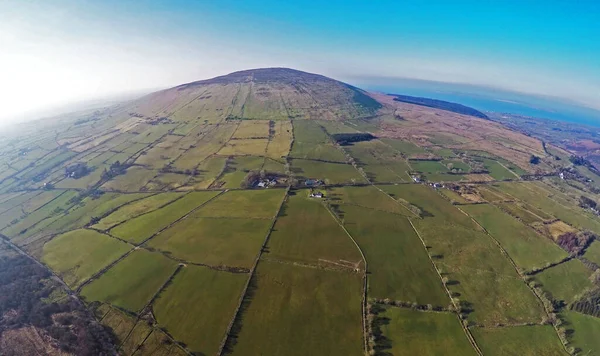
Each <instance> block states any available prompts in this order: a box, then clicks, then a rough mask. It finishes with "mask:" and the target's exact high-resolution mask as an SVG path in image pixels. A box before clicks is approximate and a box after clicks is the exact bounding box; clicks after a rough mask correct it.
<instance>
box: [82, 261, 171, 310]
mask: <svg viewBox="0 0 600 356" xmlns="http://www.w3.org/2000/svg"><path fill="white" fill-rule="evenodd" d="M175 268H177V262H175V261H173V260H170V259H168V258H166V257H164V256H163V255H161V254H160V253H155V252H149V251H146V250H136V251H134V252H132V253H131V254H130V255H129V256H127V257H125V259H123V260H122V261H120V262H119V263H117V264H116V265H114V266H113V267H111V268H110V269H109V270H108V271H106V272H105V273H104V274H102V275H101V276H100V277H99V278H98V279H96V280H95V281H93V282H92V283H90V284H88V285H86V286H85V287H84V288H83V289H82V290H81V295H82V296H83V297H84V298H85V299H86V300H87V301H90V302H92V301H102V302H107V303H110V304H113V305H116V306H118V307H121V308H124V309H127V310H129V311H132V312H138V311H140V310H141V309H142V308H143V307H144V306H145V305H146V303H148V302H149V301H150V298H152V296H153V295H154V294H155V293H157V292H158V290H159V288H160V287H161V286H162V285H163V283H165V282H166V281H167V279H168V278H169V276H171V274H172V273H173V272H174V271H175Z"/></svg>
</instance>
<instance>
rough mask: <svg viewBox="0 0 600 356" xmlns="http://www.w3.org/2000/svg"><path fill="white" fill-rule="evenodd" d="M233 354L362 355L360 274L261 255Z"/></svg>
mask: <svg viewBox="0 0 600 356" xmlns="http://www.w3.org/2000/svg"><path fill="white" fill-rule="evenodd" d="M254 278H255V281H254V282H253V283H254V284H253V285H252V286H251V288H252V289H253V296H252V300H251V301H249V305H248V306H247V309H246V310H244V312H243V313H242V315H241V329H240V331H239V334H238V335H237V337H236V344H235V346H234V347H233V352H232V354H234V355H248V354H250V355H260V354H263V355H281V354H286V355H315V354H321V355H332V354H340V355H357V356H358V355H362V354H363V351H362V350H363V347H362V344H361V343H362V341H361V340H362V335H361V334H362V333H361V308H360V303H361V302H360V300H361V294H362V292H361V277H360V275H359V274H355V273H347V272H338V271H328V270H321V269H315V268H306V267H299V266H293V265H290V264H280V263H275V262H268V261H261V262H260V263H259V265H258V269H257V270H256V273H255V277H254Z"/></svg>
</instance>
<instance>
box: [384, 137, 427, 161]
mask: <svg viewBox="0 0 600 356" xmlns="http://www.w3.org/2000/svg"><path fill="white" fill-rule="evenodd" d="M381 141H382V142H384V143H386V144H388V145H390V146H392V148H394V149H395V150H398V151H400V152H402V153H403V154H405V155H406V156H407V157H410V156H412V155H419V154H424V153H427V151H425V149H424V148H423V147H421V146H417V145H415V144H414V143H412V142H410V141H404V140H398V139H393V138H382V139H381Z"/></svg>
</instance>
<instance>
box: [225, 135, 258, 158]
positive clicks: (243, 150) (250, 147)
mask: <svg viewBox="0 0 600 356" xmlns="http://www.w3.org/2000/svg"><path fill="white" fill-rule="evenodd" d="M268 143H269V140H268V139H266V138H264V139H243V140H229V142H227V144H226V145H225V146H224V147H223V148H222V149H221V150H220V151H219V154H220V155H221V156H235V155H255V156H264V155H265V152H266V151H267V144H268Z"/></svg>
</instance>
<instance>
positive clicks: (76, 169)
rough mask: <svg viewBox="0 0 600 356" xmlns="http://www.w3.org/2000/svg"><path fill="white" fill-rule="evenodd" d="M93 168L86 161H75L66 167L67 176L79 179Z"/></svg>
mask: <svg viewBox="0 0 600 356" xmlns="http://www.w3.org/2000/svg"><path fill="white" fill-rule="evenodd" d="M90 172H91V169H90V168H89V167H88V166H87V164H85V163H75V164H72V165H70V166H68V167H66V168H65V177H68V178H73V179H79V178H81V177H85V176H86V175H88V174H89V173H90Z"/></svg>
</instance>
